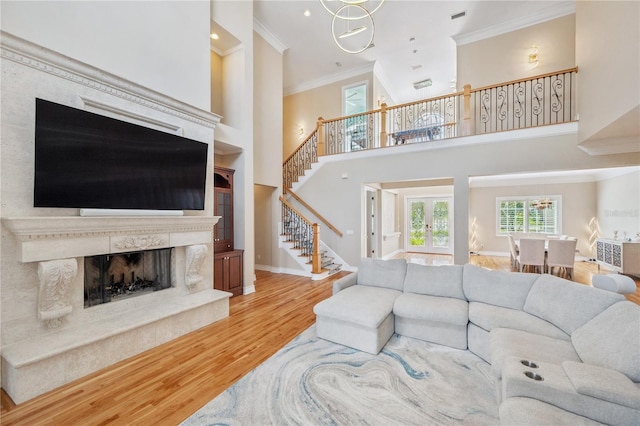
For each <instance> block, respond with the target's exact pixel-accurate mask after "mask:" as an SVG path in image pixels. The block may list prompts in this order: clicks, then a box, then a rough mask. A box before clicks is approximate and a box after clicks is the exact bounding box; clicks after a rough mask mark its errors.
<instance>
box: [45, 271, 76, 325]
mask: <svg viewBox="0 0 640 426" xmlns="http://www.w3.org/2000/svg"><path fill="white" fill-rule="evenodd" d="M77 273H78V262H77V261H76V260H75V259H59V260H50V261H47V262H40V263H39V264H38V278H39V280H40V290H39V292H38V319H40V320H41V321H45V322H46V323H47V326H49V328H56V327H59V326H60V325H61V324H62V317H64V316H65V315H68V314H70V313H71V310H72V309H73V307H72V305H71V292H70V291H69V287H70V286H71V281H73V279H74V278H75V276H76V274H77Z"/></svg>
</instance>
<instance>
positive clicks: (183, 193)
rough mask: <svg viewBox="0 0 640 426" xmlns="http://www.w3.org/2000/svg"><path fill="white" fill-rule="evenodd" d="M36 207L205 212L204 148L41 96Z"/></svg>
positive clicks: (36, 170) (36, 144) (37, 115)
mask: <svg viewBox="0 0 640 426" xmlns="http://www.w3.org/2000/svg"><path fill="white" fill-rule="evenodd" d="M35 129H36V130H35V185H34V207H73V208H84V209H139V210H203V209H204V198H205V180H206V171H207V149H208V145H207V144H206V143H202V142H198V141H195V140H192V139H187V138H183V137H180V136H177V135H173V134H170V133H165V132H161V131H158V130H154V129H150V128H147V127H143V126H138V125H135V124H131V123H127V122H124V121H120V120H116V119H113V118H109V117H105V116H102V115H98V114H94V113H91V112H87V111H83V110H79V109H76V108H72V107H68V106H65V105H60V104H57V103H53V102H49V101H45V100H43V99H36V123H35Z"/></svg>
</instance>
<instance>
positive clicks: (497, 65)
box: [457, 2, 579, 90]
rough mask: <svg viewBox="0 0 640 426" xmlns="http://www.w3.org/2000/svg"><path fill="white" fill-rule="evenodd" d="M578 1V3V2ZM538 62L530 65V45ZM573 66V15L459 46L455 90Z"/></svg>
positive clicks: (473, 87) (574, 64)
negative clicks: (536, 49) (536, 51)
mask: <svg viewBox="0 0 640 426" xmlns="http://www.w3.org/2000/svg"><path fill="white" fill-rule="evenodd" d="M577 3H579V2H577ZM532 46H536V47H537V48H538V59H539V61H538V65H537V66H536V67H532V66H531V65H530V64H529V53H530V52H531V47H532ZM574 66H576V62H575V15H569V16H564V17H562V18H558V19H553V20H551V21H547V22H542V23H540V24H537V25H532V26H530V27H526V28H522V29H520V30H516V31H512V32H509V33H507V34H501V35H498V36H495V37H490V38H488V39H485V40H480V41H476V42H473V43H469V44H465V45H461V46H458V49H457V68H458V77H457V78H458V82H457V84H458V89H459V90H462V88H463V86H464V85H465V84H470V85H471V88H472V89H475V88H478V87H482V86H488V85H492V84H497V83H502V82H506V81H511V80H517V79H520V78H526V77H532V76H535V75H540V74H544V73H547V72H555V71H561V70H563V69H567V68H572V67H574Z"/></svg>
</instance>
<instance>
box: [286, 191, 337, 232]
mask: <svg viewBox="0 0 640 426" xmlns="http://www.w3.org/2000/svg"><path fill="white" fill-rule="evenodd" d="M286 192H287V194H289V195H291V196H292V197H293V198H295V199H296V200H297V201H298V202H299V203H300V204H302V205H303V206H304V207H305V208H306V209H307V210H309V211H310V212H311V214H313V215H314V216H315V217H317V218H318V219H320V221H321V222H322V223H324V224H325V225H327V228H329V229H331V230H332V231H333V232H335V233H336V234H337V235H339V236H340V237H342V232H340V231H339V230H338V228H336V227H335V226H333V225H332V224H331V222H329V221H328V220H327V219H326V218H325V217H324V216H322V215H321V214H320V213H318V212H317V211H316V210H315V209H314V208H313V207H311V206H310V205H309V204H307V203H306V202H305V201H304V200H303V199H302V198H300V196H299V195H297V194H296V193H295V192H293V191H292V190H291V189H286ZM287 205H288V206H289V207H291V206H290V204H287ZM292 209H293V207H292ZM294 210H295V209H294Z"/></svg>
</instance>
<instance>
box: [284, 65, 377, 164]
mask: <svg viewBox="0 0 640 426" xmlns="http://www.w3.org/2000/svg"><path fill="white" fill-rule="evenodd" d="M363 81H366V82H367V84H368V88H367V102H368V104H369V105H371V97H372V94H373V89H372V85H373V74H372V73H367V74H362V75H358V76H356V77H352V78H348V79H346V80H342V81H339V82H336V83H331V84H327V85H325V86H322V87H317V88H314V89H310V90H306V91H304V92H299V93H295V94H292V95H289V96H285V98H284V103H283V108H284V112H283V114H284V116H283V159H284V158H287V157H288V156H289V155H290V154H291V153H292V152H293V151H295V149H296V148H298V146H299V145H300V144H301V143H302V142H304V139H305V138H306V137H307V136H309V135H310V134H311V133H312V132H313V131H314V130H315V128H316V125H317V122H318V117H321V116H322V118H324V119H325V120H329V119H332V118H338V117H341V116H342V87H343V86H348V85H350V84H354V83H361V82H363ZM300 127H303V128H304V132H303V134H302V135H300V134H299V133H298V130H299V129H300Z"/></svg>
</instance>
